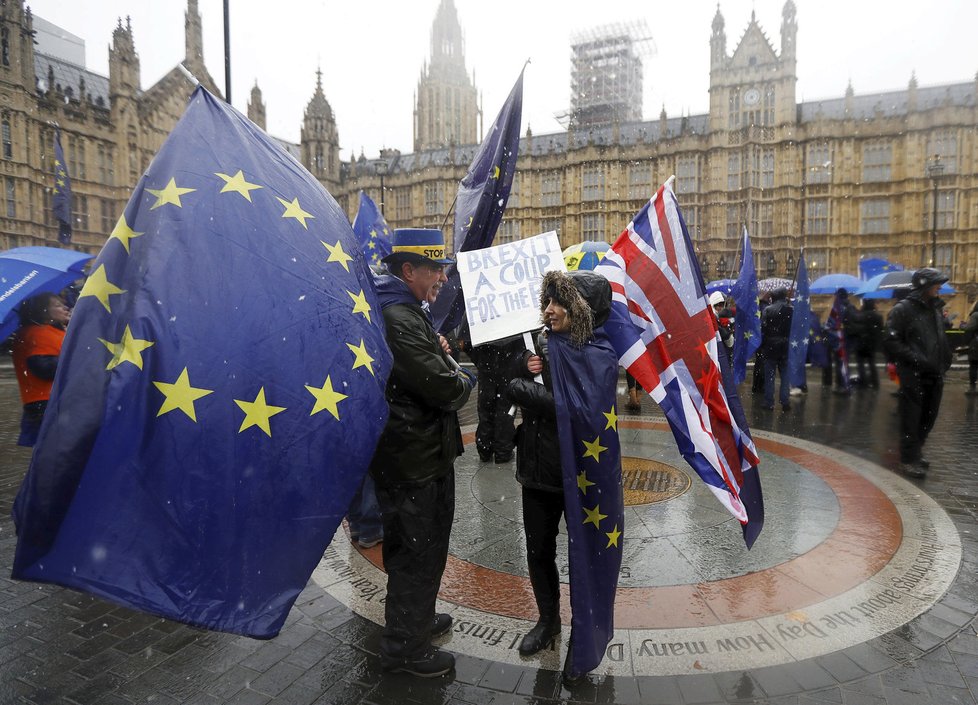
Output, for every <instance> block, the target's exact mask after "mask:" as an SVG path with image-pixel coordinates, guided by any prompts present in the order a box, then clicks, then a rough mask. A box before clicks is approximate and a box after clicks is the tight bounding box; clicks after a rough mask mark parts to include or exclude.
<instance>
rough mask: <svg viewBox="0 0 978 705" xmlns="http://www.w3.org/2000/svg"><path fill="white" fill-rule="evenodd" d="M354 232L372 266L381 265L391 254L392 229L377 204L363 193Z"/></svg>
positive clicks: (361, 193)
mask: <svg viewBox="0 0 978 705" xmlns="http://www.w3.org/2000/svg"><path fill="white" fill-rule="evenodd" d="M353 232H354V233H355V234H356V236H357V241H358V242H359V243H360V249H361V250H362V251H363V256H364V258H365V259H366V260H367V261H368V262H369V263H370V264H380V261H381V260H382V259H384V257H386V256H387V255H389V254H390V253H391V229H390V228H389V227H388V226H387V221H386V220H384V216H383V215H381V213H380V209H379V208H378V207H377V204H376V203H374V201H373V199H372V198H370V196H368V195H367V194H365V193H364V192H363V191H361V192H360V208H359V209H358V210H357V215H356V217H355V218H354V219H353Z"/></svg>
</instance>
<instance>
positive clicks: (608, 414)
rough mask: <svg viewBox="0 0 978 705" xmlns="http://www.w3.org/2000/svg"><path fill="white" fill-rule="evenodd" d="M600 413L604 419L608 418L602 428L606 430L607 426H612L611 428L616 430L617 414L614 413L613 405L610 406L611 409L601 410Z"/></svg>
mask: <svg viewBox="0 0 978 705" xmlns="http://www.w3.org/2000/svg"><path fill="white" fill-rule="evenodd" d="M601 413H602V414H604V417H605V418H606V419H608V425H607V426H605V427H604V430H605V431H607V430H608V429H609V428H612V429H614V430H616V431H617V430H618V414H616V413H615V407H614V406H612V407H611V411H602V412H601Z"/></svg>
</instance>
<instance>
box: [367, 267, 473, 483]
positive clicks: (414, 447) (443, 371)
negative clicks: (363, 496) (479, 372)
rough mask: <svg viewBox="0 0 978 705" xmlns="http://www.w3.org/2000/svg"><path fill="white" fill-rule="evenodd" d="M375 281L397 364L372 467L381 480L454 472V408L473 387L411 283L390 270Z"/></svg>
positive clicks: (458, 448) (457, 444)
mask: <svg viewBox="0 0 978 705" xmlns="http://www.w3.org/2000/svg"><path fill="white" fill-rule="evenodd" d="M374 282H375V284H376V288H377V297H378V299H379V300H380V308H381V311H382V313H383V316H384V325H385V327H386V336H387V344H388V345H389V346H390V349H391V353H392V354H393V359H394V364H393V368H392V369H391V375H390V377H389V378H388V380H387V389H386V397H387V405H388V406H389V408H390V413H389V415H388V417H387V425H386V426H385V427H384V430H383V432H382V433H381V435H380V440H379V441H378V443H377V450H376V452H375V453H374V457H373V460H372V461H371V463H370V473H371V475H373V478H374V480H375V481H376V482H377V484H379V485H385V486H389V485H421V484H424V483H427V482H430V481H432V480H436V479H438V478H440V477H443V476H444V475H446V474H448V473H449V472H451V471H452V470H453V468H454V462H455V458H456V457H458V456H459V455H461V453H462V433H461V430H460V429H459V424H458V415H457V414H456V413H455V412H456V411H457V410H458V409H460V408H461V407H462V406H463V405H464V404H465V402H466V401H468V398H469V394H470V392H471V387H470V386H469V384H468V383H467V382H466V381H465V380H463V379H462V378H461V377H460V376H459V375H458V374H457V373H456V372H455V369H454V367H453V366H452V365H451V364H450V363H449V362H448V361H447V360H446V359H445V354H444V352H443V351H442V349H441V345H440V344H439V342H438V336H437V335H436V333H435V330H434V327H433V326H432V323H431V318H430V317H429V315H428V313H427V311H425V310H424V309H423V308H422V307H421V302H420V301H418V300H417V299H416V298H415V297H414V295H413V294H412V293H411V290H410V289H408V286H407V284H405V283H404V282H403V281H402V280H400V279H398V278H397V277H395V276H392V275H389V274H385V275H381V276H379V277H377V278H376V279H375V280H374Z"/></svg>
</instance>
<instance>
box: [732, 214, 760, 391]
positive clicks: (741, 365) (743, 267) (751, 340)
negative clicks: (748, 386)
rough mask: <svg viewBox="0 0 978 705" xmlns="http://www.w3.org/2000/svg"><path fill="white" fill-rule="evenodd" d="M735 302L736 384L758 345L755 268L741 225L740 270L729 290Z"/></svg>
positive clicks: (740, 380)
mask: <svg viewBox="0 0 978 705" xmlns="http://www.w3.org/2000/svg"><path fill="white" fill-rule="evenodd" d="M730 295H731V296H732V297H733V300H734V302H735V303H736V304H737V313H736V315H735V316H734V348H733V380H734V384H740V383H741V382H743V381H744V378H745V377H747V361H748V360H749V359H750V358H751V356H752V355H753V354H754V353H755V352H757V349H758V348H759V347H761V310H760V300H759V297H758V293H757V269H756V268H755V267H754V253H753V252H752V251H751V247H750V237H749V236H748V235H747V228H744V240H743V249H742V250H741V255H740V274H738V275H737V281H736V282H735V283H734V285H733V288H732V289H731V290H730Z"/></svg>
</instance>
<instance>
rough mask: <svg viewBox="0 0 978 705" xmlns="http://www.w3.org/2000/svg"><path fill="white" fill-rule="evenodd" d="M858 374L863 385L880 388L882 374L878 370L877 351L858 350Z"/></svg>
mask: <svg viewBox="0 0 978 705" xmlns="http://www.w3.org/2000/svg"><path fill="white" fill-rule="evenodd" d="M856 374H857V375H859V383H860V384H861V385H862V386H864V387H872V388H873V389H879V386H880V376H879V373H878V372H877V371H876V353H875V352H859V351H857V352H856Z"/></svg>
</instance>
